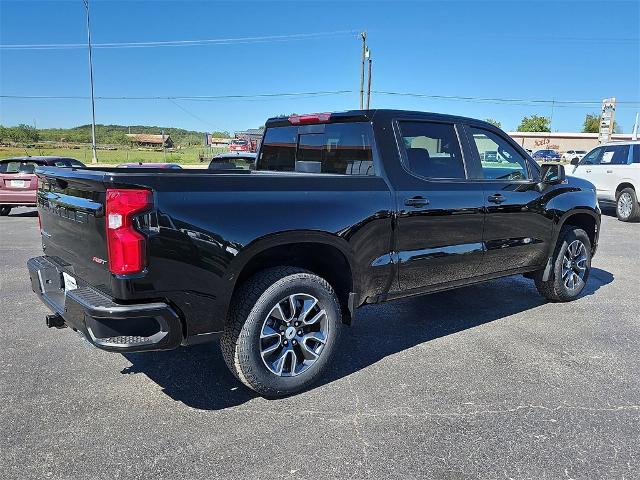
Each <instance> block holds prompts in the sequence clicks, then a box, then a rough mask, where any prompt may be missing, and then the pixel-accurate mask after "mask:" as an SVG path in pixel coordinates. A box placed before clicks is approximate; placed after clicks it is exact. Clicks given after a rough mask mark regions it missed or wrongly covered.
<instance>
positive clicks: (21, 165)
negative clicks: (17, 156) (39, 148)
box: [0, 161, 38, 173]
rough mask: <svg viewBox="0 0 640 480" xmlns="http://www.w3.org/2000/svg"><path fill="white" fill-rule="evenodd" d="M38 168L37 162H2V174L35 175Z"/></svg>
mask: <svg viewBox="0 0 640 480" xmlns="http://www.w3.org/2000/svg"><path fill="white" fill-rule="evenodd" d="M37 166H38V164H37V163H35V162H20V161H15V162H2V163H0V173H33V172H34V171H35V169H36V167H37Z"/></svg>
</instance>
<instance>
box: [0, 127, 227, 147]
mask: <svg viewBox="0 0 640 480" xmlns="http://www.w3.org/2000/svg"><path fill="white" fill-rule="evenodd" d="M162 130H164V133H165V135H171V139H172V140H173V143H174V144H175V145H181V146H187V145H201V144H202V143H203V141H204V134H205V132H197V131H194V130H184V129H182V128H171V127H156V126H147V125H126V126H125V125H101V124H99V125H96V142H97V143H98V144H101V145H129V140H128V139H127V137H126V134H127V133H154V134H160V133H162ZM213 136H214V137H223V138H224V137H230V136H231V135H230V134H229V132H213ZM4 137H6V138H4ZM2 140H9V141H16V142H23V141H52V142H69V143H90V142H91V125H80V126H79V127H73V128H41V129H34V128H33V127H30V126H27V125H18V126H16V127H2V126H0V141H2Z"/></svg>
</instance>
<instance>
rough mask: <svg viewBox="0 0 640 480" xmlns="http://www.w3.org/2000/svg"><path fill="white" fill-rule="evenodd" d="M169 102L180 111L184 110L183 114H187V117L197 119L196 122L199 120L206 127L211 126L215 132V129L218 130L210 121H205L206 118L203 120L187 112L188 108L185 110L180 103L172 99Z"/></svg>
mask: <svg viewBox="0 0 640 480" xmlns="http://www.w3.org/2000/svg"><path fill="white" fill-rule="evenodd" d="M168 100H169V101H170V102H171V103H173V104H174V105H175V106H176V107H178V108H179V109H180V110H182V111H183V112H185V113H186V114H187V115H189V116H191V117H193V118H195V119H196V120H198V121H200V122H202V123H203V124H204V125H207V126H209V127H211V128H213V129H214V130H215V128H216V127H213V125H212V124H211V123H209V121H208V120H205V119H204V118H202V117H200V116H198V115H196V114H195V113H193V112H191V111H189V110H187V109H186V108H184V107H183V106H182V105H180V104H179V103H178V102H176V101H175V100H172V99H170V98H169V99H168Z"/></svg>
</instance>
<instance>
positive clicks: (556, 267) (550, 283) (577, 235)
mask: <svg viewBox="0 0 640 480" xmlns="http://www.w3.org/2000/svg"><path fill="white" fill-rule="evenodd" d="M574 240H580V241H581V242H582V243H584V245H585V247H586V249H587V271H586V272H585V276H584V279H583V280H584V283H585V284H586V283H587V281H588V279H589V272H590V271H591V241H590V239H589V235H587V232H585V231H584V230H582V229H580V228H577V227H574V226H573V225H564V226H563V227H562V228H561V230H560V234H559V235H558V241H557V243H556V247H555V249H554V252H553V269H552V271H551V274H550V275H549V278H548V279H547V280H546V281H544V280H542V275H543V271H540V272H538V274H537V275H536V277H535V284H536V288H537V289H538V292H539V293H540V294H541V295H542V296H544V297H545V298H547V300H550V301H552V302H568V301H571V300H575V299H576V298H578V297H579V296H580V294H581V293H582V291H583V290H584V286H583V287H582V288H581V289H580V291H578V292H570V291H568V289H567V288H566V287H565V286H564V283H563V281H562V258H563V257H564V254H565V252H566V250H567V248H568V247H569V245H570V244H571V242H573V241H574Z"/></svg>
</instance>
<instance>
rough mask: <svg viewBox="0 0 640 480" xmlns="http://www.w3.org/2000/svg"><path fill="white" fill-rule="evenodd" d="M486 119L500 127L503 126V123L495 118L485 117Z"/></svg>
mask: <svg viewBox="0 0 640 480" xmlns="http://www.w3.org/2000/svg"><path fill="white" fill-rule="evenodd" d="M484 121H485V122H487V123H490V124H491V125H493V126H496V127H498V128H502V124H501V123H500V122H499V121H498V120H494V119H493V118H485V119H484Z"/></svg>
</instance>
